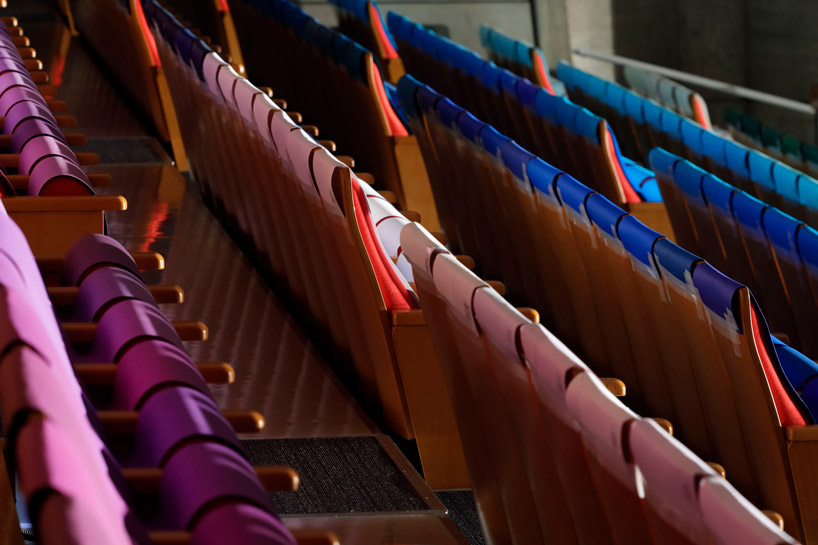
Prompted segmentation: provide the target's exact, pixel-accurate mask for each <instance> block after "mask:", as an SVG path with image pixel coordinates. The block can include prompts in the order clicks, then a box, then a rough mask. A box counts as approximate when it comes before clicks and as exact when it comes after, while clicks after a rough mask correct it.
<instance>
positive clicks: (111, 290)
mask: <svg viewBox="0 0 818 545" xmlns="http://www.w3.org/2000/svg"><path fill="white" fill-rule="evenodd" d="M126 299H137V300H140V301H144V302H146V303H149V304H153V305H156V300H155V299H154V298H153V296H152V295H151V292H150V291H149V290H148V288H147V287H146V286H145V284H144V283H143V282H142V281H141V280H140V279H139V278H137V277H135V276H134V275H132V274H131V273H130V272H127V271H124V270H122V269H117V268H115V267H103V268H101V269H96V270H95V271H93V272H91V273H89V274H88V275H87V276H86V277H85V279H84V280H83V281H82V284H80V288H79V291H78V293H77V300H76V303H75V304H74V307H73V309H72V311H71V315H70V316H71V317H70V321H73V322H97V321H99V319H100V318H101V317H102V315H103V314H104V313H105V311H106V310H108V308H109V307H110V306H111V305H113V304H115V303H118V302H119V301H123V300H126Z"/></svg>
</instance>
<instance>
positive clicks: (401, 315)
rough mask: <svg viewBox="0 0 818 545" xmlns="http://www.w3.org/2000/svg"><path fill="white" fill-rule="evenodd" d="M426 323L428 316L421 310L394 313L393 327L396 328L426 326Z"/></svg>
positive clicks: (396, 311)
mask: <svg viewBox="0 0 818 545" xmlns="http://www.w3.org/2000/svg"><path fill="white" fill-rule="evenodd" d="M425 323H426V316H424V315H423V310H421V309H419V308H413V309H409V310H393V311H392V325H394V326H407V325H424V324H425Z"/></svg>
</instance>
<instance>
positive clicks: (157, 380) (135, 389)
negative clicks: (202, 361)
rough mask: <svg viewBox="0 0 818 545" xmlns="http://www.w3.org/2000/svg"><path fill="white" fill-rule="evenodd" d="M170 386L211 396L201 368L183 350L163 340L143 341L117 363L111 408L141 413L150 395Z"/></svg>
mask: <svg viewBox="0 0 818 545" xmlns="http://www.w3.org/2000/svg"><path fill="white" fill-rule="evenodd" d="M169 385H178V386H187V387H189V388H194V389H196V390H199V391H200V392H202V393H204V394H208V395H210V390H209V389H208V387H207V384H206V383H205V381H204V378H203V377H202V375H201V373H200V372H199V369H197V368H196V365H195V364H194V363H193V361H192V360H191V359H190V356H188V355H187V353H185V351H184V350H180V349H179V348H177V347H176V346H173V345H172V344H168V343H166V342H162V341H145V342H141V343H139V344H137V345H136V346H134V347H133V348H131V349H130V350H128V351H127V352H126V353H125V355H124V356H122V358H120V360H119V363H118V364H117V370H116V376H115V378H114V394H113V399H112V401H111V408H113V409H117V410H138V409H139V407H140V406H141V405H142V403H143V402H144V400H145V399H146V397H147V396H148V395H149V394H150V393H152V392H153V391H155V390H157V389H158V388H159V387H162V386H169Z"/></svg>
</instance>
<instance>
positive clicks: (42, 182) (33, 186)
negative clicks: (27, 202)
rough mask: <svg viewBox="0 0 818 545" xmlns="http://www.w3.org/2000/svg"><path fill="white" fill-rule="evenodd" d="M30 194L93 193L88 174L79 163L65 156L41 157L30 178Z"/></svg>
mask: <svg viewBox="0 0 818 545" xmlns="http://www.w3.org/2000/svg"><path fill="white" fill-rule="evenodd" d="M28 194H29V195H32V196H33V195H40V196H45V195H58V196H62V195H93V194H94V189H93V188H92V187H91V182H89V181H88V176H87V175H86V174H85V171H83V170H82V169H81V168H80V167H79V165H78V164H77V163H76V162H75V161H72V160H70V159H66V158H65V157H58V156H53V155H52V156H50V157H46V158H45V159H41V160H40V161H38V162H37V164H36V165H35V166H34V169H33V170H32V171H31V177H30V178H29V180H28Z"/></svg>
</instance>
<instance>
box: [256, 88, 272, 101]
mask: <svg viewBox="0 0 818 545" xmlns="http://www.w3.org/2000/svg"><path fill="white" fill-rule="evenodd" d="M258 90H259V91H261V92H262V93H264V94H265V95H267V96H268V97H269V98H273V89H272V88H271V87H259V88H258Z"/></svg>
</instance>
